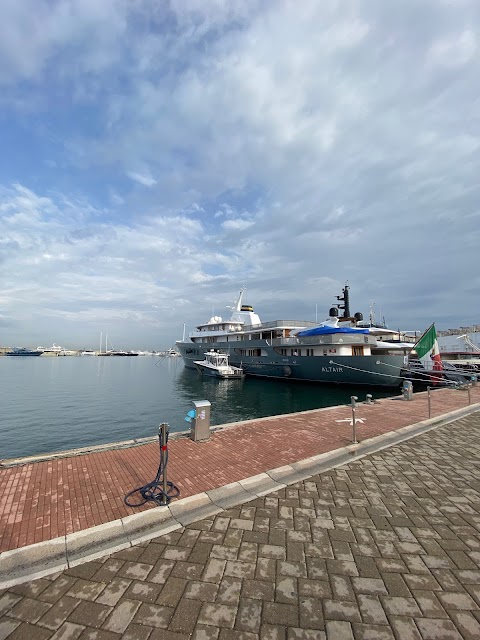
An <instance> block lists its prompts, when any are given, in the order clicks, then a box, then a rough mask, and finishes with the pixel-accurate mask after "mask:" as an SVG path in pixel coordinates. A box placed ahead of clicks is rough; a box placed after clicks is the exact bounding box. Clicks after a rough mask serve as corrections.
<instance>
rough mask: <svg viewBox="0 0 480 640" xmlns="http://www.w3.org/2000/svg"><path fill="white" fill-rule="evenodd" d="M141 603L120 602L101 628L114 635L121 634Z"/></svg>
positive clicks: (132, 601)
mask: <svg viewBox="0 0 480 640" xmlns="http://www.w3.org/2000/svg"><path fill="white" fill-rule="evenodd" d="M140 605H141V603H140V602H138V601H135V600H127V599H125V600H122V601H121V602H119V603H118V604H117V605H116V607H115V608H114V609H113V611H111V613H110V615H109V617H108V618H107V620H106V621H105V623H104V625H103V628H104V629H107V631H113V632H114V633H123V632H124V631H126V629H127V627H128V625H129V624H130V622H131V621H132V619H133V617H134V615H135V614H136V613H137V610H138V608H139V607H140Z"/></svg>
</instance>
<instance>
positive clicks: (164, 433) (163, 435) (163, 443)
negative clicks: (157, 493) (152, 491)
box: [158, 422, 168, 505]
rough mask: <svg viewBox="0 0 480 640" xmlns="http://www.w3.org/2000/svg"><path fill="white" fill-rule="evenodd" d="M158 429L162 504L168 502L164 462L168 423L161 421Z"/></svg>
mask: <svg viewBox="0 0 480 640" xmlns="http://www.w3.org/2000/svg"><path fill="white" fill-rule="evenodd" d="M158 430H159V431H160V442H161V446H162V460H163V494H162V505H167V504H168V485H167V469H166V464H165V456H166V455H167V442H168V424H167V423H166V422H162V424H161V425H160V426H159V427H158Z"/></svg>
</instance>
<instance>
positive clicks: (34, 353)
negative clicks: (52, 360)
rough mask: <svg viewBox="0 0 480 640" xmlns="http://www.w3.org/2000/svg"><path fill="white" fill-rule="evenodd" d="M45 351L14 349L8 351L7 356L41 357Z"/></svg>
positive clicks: (23, 348)
mask: <svg viewBox="0 0 480 640" xmlns="http://www.w3.org/2000/svg"><path fill="white" fill-rule="evenodd" d="M42 353H43V351H39V350H38V349H35V351H33V350H32V349H26V348H25V347H13V349H12V350H11V351H6V352H5V355H6V356H41V355H42Z"/></svg>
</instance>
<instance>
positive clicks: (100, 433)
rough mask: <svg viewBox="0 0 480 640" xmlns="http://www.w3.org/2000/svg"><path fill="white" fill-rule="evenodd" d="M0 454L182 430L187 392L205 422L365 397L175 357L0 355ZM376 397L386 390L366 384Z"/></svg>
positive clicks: (348, 390)
mask: <svg viewBox="0 0 480 640" xmlns="http://www.w3.org/2000/svg"><path fill="white" fill-rule="evenodd" d="M0 388H1V390H2V398H1V420H0V460H1V459H5V458H16V457H23V456H30V455H37V454H43V453H50V452H55V451H63V450H67V449H73V448H77V447H88V446H93V445H98V444H106V443H109V442H118V441H121V440H130V439H133V438H144V437H149V436H155V435H156V434H157V433H158V425H159V424H160V423H161V422H167V423H168V424H169V425H170V430H171V431H172V432H174V431H184V430H185V429H188V428H189V425H188V424H187V422H185V416H186V414H187V412H188V411H189V410H190V409H192V408H193V404H192V402H193V401H194V400H208V401H210V402H211V405H212V407H211V422H212V424H213V425H218V424H226V423H230V422H238V421H241V420H249V419H252V418H259V417H265V416H270V415H281V414H286V413H293V412H297V411H305V410H308V409H317V408H320V407H329V406H333V405H339V404H347V403H349V402H350V396H351V395H357V396H358V397H359V399H360V400H363V399H364V398H365V394H366V393H367V391H365V389H352V388H349V387H330V386H329V387H327V386H321V385H316V384H305V383H293V382H288V381H287V380H285V381H283V380H278V381H275V380H261V379H254V378H248V377H247V378H245V379H244V380H216V379H204V378H202V377H201V376H200V374H198V373H197V372H196V371H194V370H190V369H186V368H185V367H184V366H183V362H182V360H181V358H178V357H176V358H164V359H159V358H156V357H149V356H138V357H124V358H121V357H94V356H82V357H73V356H71V357H68V356H67V357H50V358H48V357H35V358H29V357H23V358H22V357H18V358H15V357H0ZM371 393H373V396H374V397H376V398H379V397H387V396H389V395H394V394H395V392H394V391H390V392H382V391H378V392H375V391H373V392H371Z"/></svg>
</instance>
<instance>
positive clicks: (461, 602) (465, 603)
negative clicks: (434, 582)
mask: <svg viewBox="0 0 480 640" xmlns="http://www.w3.org/2000/svg"><path fill="white" fill-rule="evenodd" d="M438 599H439V600H440V602H441V603H442V605H443V606H444V607H445V609H460V610H467V611H468V610H475V611H477V610H478V609H479V607H478V605H477V604H476V603H475V602H474V601H473V600H472V598H471V597H470V596H469V595H468V594H466V593H439V594H438Z"/></svg>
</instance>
